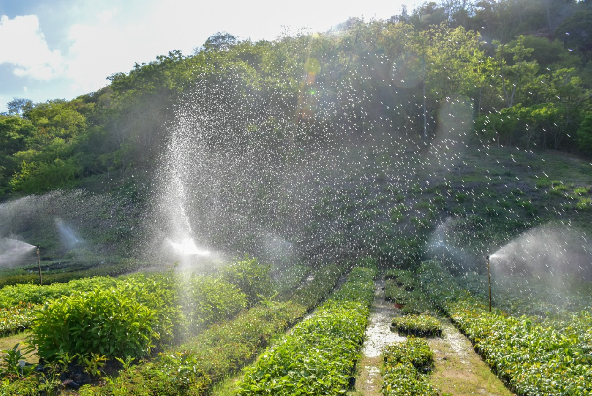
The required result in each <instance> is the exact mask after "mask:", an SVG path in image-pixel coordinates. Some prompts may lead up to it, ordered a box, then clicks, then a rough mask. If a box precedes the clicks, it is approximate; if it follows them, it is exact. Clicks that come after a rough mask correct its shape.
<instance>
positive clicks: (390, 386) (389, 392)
mask: <svg viewBox="0 0 592 396" xmlns="http://www.w3.org/2000/svg"><path fill="white" fill-rule="evenodd" d="M383 357H384V383H383V386H382V392H383V394H384V395H385V396H399V395H417V396H420V395H422V396H423V395H426V396H432V395H433V396H436V395H438V394H439V393H438V391H437V390H436V389H435V388H434V387H433V386H432V385H430V384H429V382H428V379H427V376H426V375H424V373H426V372H428V371H429V370H430V369H431V367H432V365H433V360H434V353H433V352H432V351H431V350H430V347H429V345H428V343H427V342H426V341H425V340H424V339H421V338H415V337H409V338H407V340H405V341H404V342H399V343H393V344H390V345H388V346H387V347H386V348H385V349H384V350H383Z"/></svg>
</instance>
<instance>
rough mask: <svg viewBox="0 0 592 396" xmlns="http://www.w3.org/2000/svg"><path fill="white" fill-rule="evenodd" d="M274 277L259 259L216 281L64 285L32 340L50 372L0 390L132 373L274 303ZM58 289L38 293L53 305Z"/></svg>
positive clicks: (10, 379) (150, 278)
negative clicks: (141, 362) (76, 371)
mask: <svg viewBox="0 0 592 396" xmlns="http://www.w3.org/2000/svg"><path fill="white" fill-rule="evenodd" d="M332 270H333V272H334V274H333V275H330V274H328V273H325V274H324V275H326V276H327V278H326V280H327V281H329V280H330V279H334V282H336V279H337V278H338V277H339V270H337V269H336V268H333V269H332ZM268 272H269V267H267V266H263V265H260V264H258V263H257V262H256V260H254V259H246V260H243V261H240V262H237V263H234V264H232V265H230V266H228V267H226V269H225V270H224V271H223V272H222V273H221V274H219V275H218V276H210V277H203V276H199V277H198V276H192V277H185V279H184V281H183V282H182V283H179V278H178V277H177V276H175V275H174V274H172V273H159V274H153V275H142V274H137V275H133V276H129V277H124V278H120V279H110V278H104V279H89V280H85V281H84V282H82V284H84V285H87V286H89V288H90V290H86V291H83V290H82V289H83V288H82V287H81V286H80V285H81V283H74V285H75V287H73V289H75V290H74V291H70V292H69V293H68V290H67V288H66V287H65V286H66V285H61V286H59V287H61V288H62V289H63V291H64V292H62V293H61V296H59V297H57V298H54V299H52V300H51V299H50V300H49V301H48V302H47V303H46V304H44V305H43V307H42V308H40V309H36V310H35V311H34V316H35V318H34V319H33V321H32V325H31V332H30V335H29V337H28V342H29V343H30V345H31V349H33V348H36V349H37V353H38V355H39V357H41V358H43V360H44V363H45V366H44V367H42V370H38V371H36V372H35V373H31V371H32V370H25V371H27V372H28V373H29V374H30V375H28V376H27V375H26V374H27V373H26V372H25V371H23V372H21V373H20V375H2V378H3V382H2V384H1V387H0V390H1V391H2V392H4V393H5V394H14V393H11V392H12V391H14V390H16V389H18V391H19V394H23V395H26V394H31V395H33V394H37V392H38V391H39V389H41V387H48V386H49V385H48V384H49V383H50V382H51V383H53V385H52V386H54V388H59V387H60V386H61V384H62V382H61V381H62V380H64V378H65V377H68V375H69V374H68V373H69V372H71V371H72V370H73V368H72V364H76V365H77V366H78V367H80V368H81V369H82V370H80V371H85V372H86V373H85V375H86V376H87V380H89V378H91V377H94V378H98V377H99V376H101V375H103V374H104V373H103V371H102V370H103V368H104V367H105V366H104V365H105V363H107V364H108V366H109V367H110V370H113V369H114V368H115V369H116V368H117V366H123V367H124V368H128V369H129V366H130V364H131V363H132V362H137V361H138V359H141V358H144V357H147V356H150V355H152V354H154V351H157V350H162V349H163V348H165V349H166V348H170V345H173V344H178V343H179V342H181V341H182V340H183V339H184V338H186V337H187V336H188V335H190V334H196V333H201V332H203V331H204V330H205V329H207V328H208V326H211V325H212V324H213V323H216V322H221V321H227V320H229V319H230V318H232V317H234V316H235V315H236V314H238V313H239V312H240V311H243V310H245V308H247V307H248V306H252V305H255V304H257V303H258V301H260V300H261V298H264V297H265V296H269V295H271V293H273V290H272V288H271V283H270V278H269V274H268ZM328 272H331V270H328ZM77 282H78V281H77ZM319 283H321V282H320V281H317V282H314V281H313V282H312V283H311V284H310V285H309V287H308V288H307V291H309V292H311V293H314V290H312V289H314V286H315V285H316V286H317V288H318V290H317V292H318V293H323V290H324V295H326V294H327V293H328V291H327V289H329V290H330V287H332V286H329V285H320V286H319V285H318V284H319ZM333 284H334V283H333ZM52 286H53V285H52ZM52 286H49V287H48V288H50V290H49V292H48V291H47V290H46V289H44V288H39V287H37V288H35V290H37V291H39V293H40V294H43V295H44V296H45V297H47V295H48V293H51V292H53V290H52V289H51V288H52ZM55 287H58V286H57V285H56V286H53V288H55ZM77 287H78V289H76V288H77ZM35 290H33V289H31V288H28V287H26V285H25V287H22V288H18V287H12V288H8V289H7V293H6V295H5V296H4V297H5V300H9V299H10V298H12V299H15V298H16V297H17V296H18V297H19V298H23V299H29V300H34V299H35V298H39V296H35V293H34V291H35ZM2 292H4V289H3V290H2V291H0V293H2ZM19 293H20V294H19ZM7 296H8V297H7ZM307 308H308V307H304V308H302V307H298V309H292V310H291V308H289V307H288V308H285V307H281V306H280V307H272V311H270V312H271V313H269V315H272V316H273V315H274V312H277V311H279V312H283V311H282V310H285V311H290V312H292V311H296V313H294V312H292V313H290V314H289V317H294V316H301V315H302V314H303V312H304V311H306V309H307ZM274 310H275V311H274ZM178 356H184V355H183V353H181V354H180V355H178ZM184 359H185V358H179V359H178V360H179V361H180V362H179V364H180V365H181V366H182V365H183V364H185V363H186V362H185V360H184ZM118 360H119V361H120V362H121V363H120V364H118V363H117V361H118ZM27 368H28V369H30V368H31V367H27ZM9 369H10V367H6V364H4V365H0V373H5V372H8V371H10V370H9ZM165 371H166V370H165ZM48 376H49V377H51V378H52V379H51V380H50V379H48ZM23 377H27V378H23ZM60 377H61V378H60ZM66 382H68V384H69V386H71V387H78V386H80V384H73V383H72V381H68V380H66ZM2 392H0V394H3V393H2Z"/></svg>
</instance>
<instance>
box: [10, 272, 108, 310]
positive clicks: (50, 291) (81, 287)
mask: <svg viewBox="0 0 592 396" xmlns="http://www.w3.org/2000/svg"><path fill="white" fill-rule="evenodd" d="M116 283H117V281H116V280H115V279H114V278H110V277H94V278H84V279H76V280H72V281H70V282H68V283H53V284H51V285H46V286H40V285H34V284H19V285H13V286H5V287H3V288H2V289H0V308H9V307H14V306H17V305H19V304H22V303H31V304H45V303H46V302H48V301H50V300H53V299H55V298H58V297H61V296H69V295H71V294H73V293H77V292H80V291H89V290H92V289H94V288H97V287H103V288H108V287H112V286H114V285H115V284H116Z"/></svg>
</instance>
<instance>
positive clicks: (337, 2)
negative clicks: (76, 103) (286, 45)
mask: <svg viewBox="0 0 592 396" xmlns="http://www.w3.org/2000/svg"><path fill="white" fill-rule="evenodd" d="M403 3H406V4H407V6H408V9H409V10H410V11H411V10H412V9H413V8H414V7H415V4H418V3H420V1H417V0H392V1H388V0H362V1H360V0H355V1H350V0H292V1H277V0H254V1H245V0H226V1H211V0H209V1H200V0H194V1H188V0H166V1H164V0H118V1H116V0H0V112H2V111H5V110H6V104H7V103H8V102H9V101H11V100H12V99H13V98H27V99H31V100H33V102H36V103H37V102H45V101H46V100H49V99H67V100H69V99H72V98H74V97H76V96H78V95H82V94H85V93H88V92H93V91H96V90H97V89H99V88H101V87H103V86H105V85H107V83H108V81H107V80H106V78H107V77H108V76H110V75H111V74H113V73H116V72H128V71H129V70H131V69H132V68H133V66H134V64H135V63H136V62H137V63H143V62H150V61H152V60H154V59H155V58H156V56H157V55H163V54H165V55H166V54H168V52H169V51H172V50H181V51H182V52H183V54H185V55H190V54H191V53H192V52H193V50H194V48H196V47H199V46H201V45H202V44H203V43H204V42H205V40H206V39H207V38H208V37H209V36H211V35H212V34H214V33H216V32H219V31H225V32H228V33H231V34H233V35H235V36H237V37H239V38H241V39H246V38H250V39H252V40H254V41H256V40H259V39H268V40H272V39H274V38H276V37H278V36H279V35H280V34H281V33H282V32H285V31H286V30H287V31H292V32H296V31H298V30H300V29H302V28H306V29H308V30H310V31H321V32H322V31H326V30H328V29H330V28H331V27H332V26H335V25H337V24H339V23H341V22H343V21H345V20H346V19H347V18H348V17H363V18H364V20H366V21H368V20H370V19H372V18H376V19H385V18H389V17H390V16H392V15H395V14H399V13H400V11H401V4H403Z"/></svg>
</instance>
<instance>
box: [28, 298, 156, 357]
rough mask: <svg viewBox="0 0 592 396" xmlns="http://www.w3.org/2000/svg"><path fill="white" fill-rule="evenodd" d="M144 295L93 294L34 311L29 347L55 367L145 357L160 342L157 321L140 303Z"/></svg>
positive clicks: (66, 299)
mask: <svg viewBox="0 0 592 396" xmlns="http://www.w3.org/2000/svg"><path fill="white" fill-rule="evenodd" d="M137 292H140V290H135V291H133V290H129V289H128V290H122V289H121V288H120V289H115V288H109V289H95V290H93V291H91V292H85V293H78V294H74V295H72V296H63V297H60V298H59V299H56V300H54V301H52V302H50V303H47V304H46V305H45V306H44V307H43V309H40V310H38V311H36V317H35V319H34V320H33V325H32V326H31V331H32V332H31V335H30V336H29V337H28V340H27V342H28V343H29V344H30V345H31V346H32V347H34V348H36V349H37V354H38V355H39V357H40V358H42V359H44V360H46V361H48V362H55V361H58V360H63V359H66V360H78V361H80V362H81V361H82V359H84V358H88V357H90V356H91V355H92V354H97V353H99V354H101V355H104V356H106V357H108V358H113V357H126V356H133V357H140V356H145V355H147V354H148V353H149V352H150V349H151V347H153V346H154V341H155V340H156V339H158V338H159V334H158V333H157V332H156V331H155V327H156V324H157V323H156V321H157V315H156V311H155V310H154V309H150V308H148V307H146V306H145V305H142V304H141V303H139V302H138V301H137Z"/></svg>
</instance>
